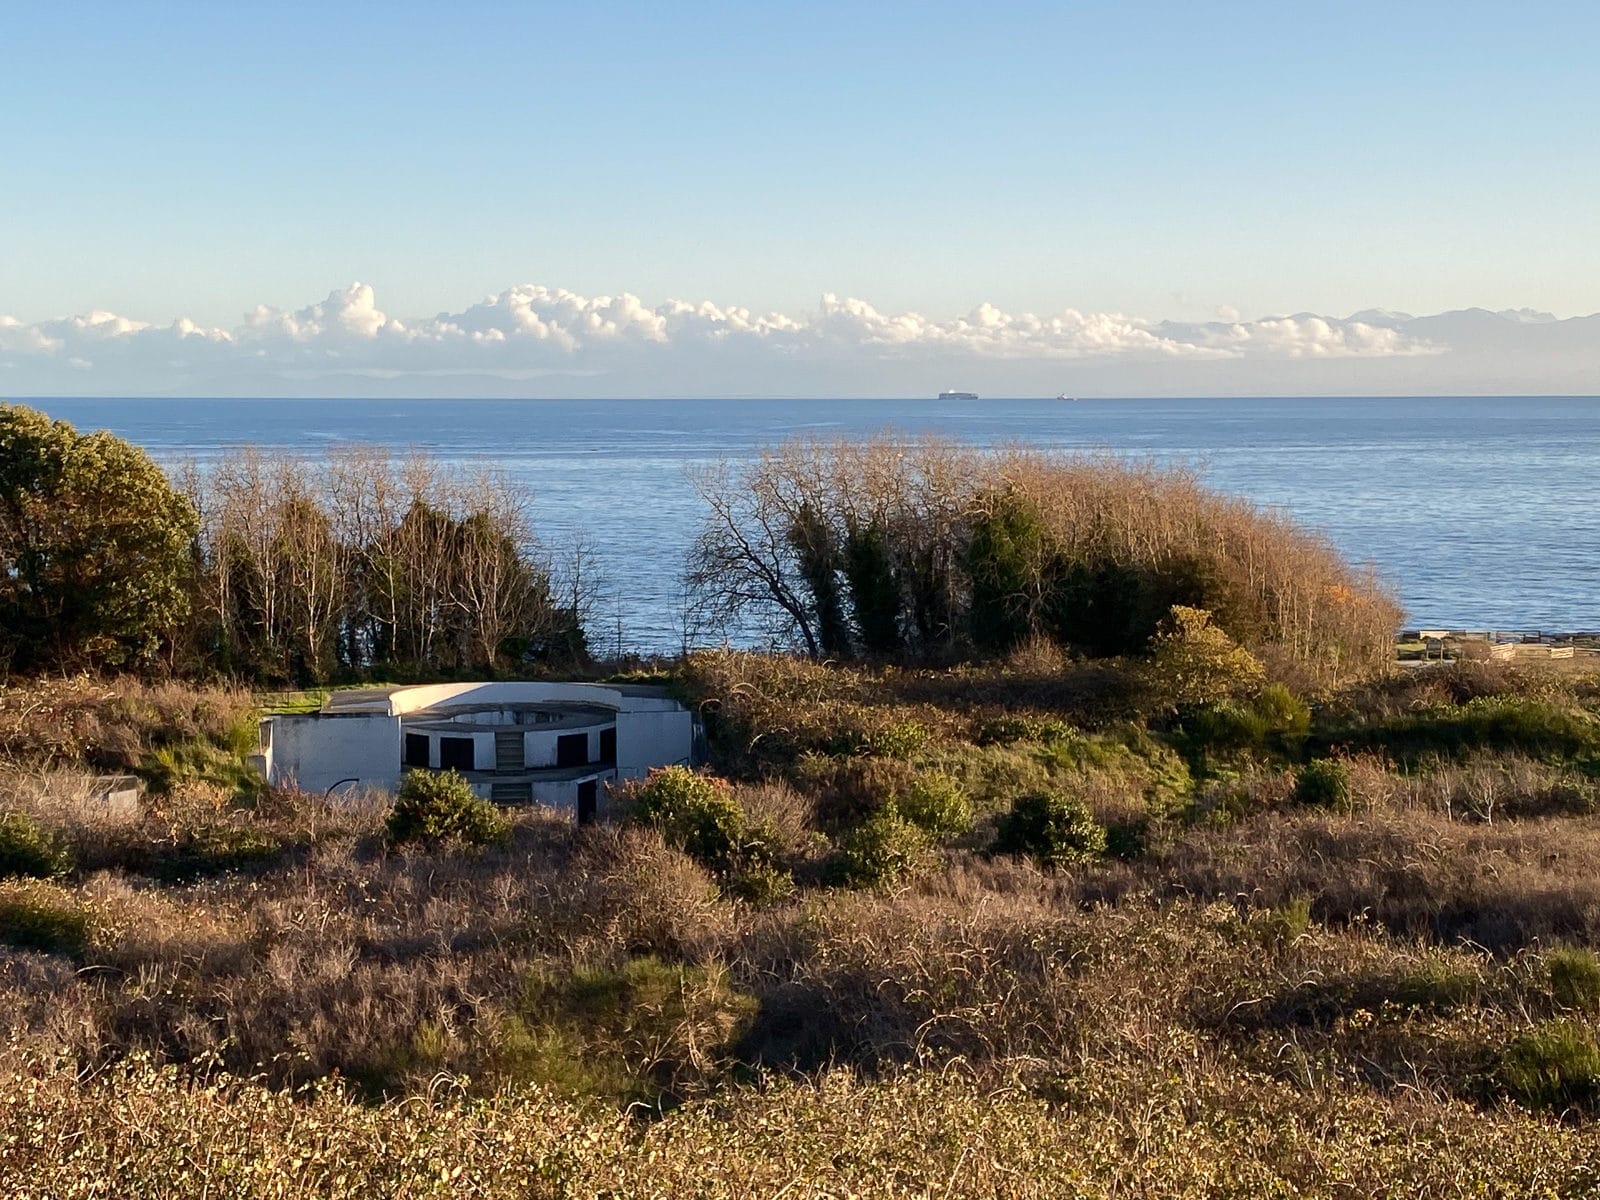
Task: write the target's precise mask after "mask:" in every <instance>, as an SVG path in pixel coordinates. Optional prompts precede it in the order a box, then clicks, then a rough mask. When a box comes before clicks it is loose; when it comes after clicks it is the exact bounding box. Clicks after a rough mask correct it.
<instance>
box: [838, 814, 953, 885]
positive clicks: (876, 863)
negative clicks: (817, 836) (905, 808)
mask: <svg viewBox="0 0 1600 1200" xmlns="http://www.w3.org/2000/svg"><path fill="white" fill-rule="evenodd" d="M927 859H928V842H927V837H926V835H924V834H923V832H922V830H920V829H918V828H917V827H916V826H915V825H913V824H912V823H911V822H910V821H907V820H906V819H905V818H903V817H902V816H900V814H899V813H898V812H896V811H895V808H894V806H893V805H890V806H888V807H887V808H884V809H882V810H881V811H879V812H877V813H875V814H873V816H871V817H870V818H868V819H867V820H865V821H863V822H862V823H861V824H860V825H857V826H856V827H855V828H854V829H852V830H850V832H848V833H847V834H845V836H844V837H843V838H842V839H841V840H840V842H839V853H838V857H837V858H836V859H835V860H834V862H833V865H832V868H831V870H830V873H829V874H830V881H831V882H833V883H835V884H839V885H842V886H844V887H887V886H888V885H890V884H893V883H895V882H897V881H899V880H901V879H904V878H906V877H907V876H910V875H914V874H916V873H917V872H918V871H919V870H921V869H922V867H923V866H924V865H925V863H926V862H927Z"/></svg>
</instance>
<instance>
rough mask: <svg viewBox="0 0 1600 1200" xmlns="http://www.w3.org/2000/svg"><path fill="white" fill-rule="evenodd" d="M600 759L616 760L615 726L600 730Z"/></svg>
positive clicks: (603, 760)
mask: <svg viewBox="0 0 1600 1200" xmlns="http://www.w3.org/2000/svg"><path fill="white" fill-rule="evenodd" d="M600 761H601V762H603V763H614V762H616V761H617V727H616V726H615V725H613V726H612V727H611V728H610V729H602V730H601V731H600Z"/></svg>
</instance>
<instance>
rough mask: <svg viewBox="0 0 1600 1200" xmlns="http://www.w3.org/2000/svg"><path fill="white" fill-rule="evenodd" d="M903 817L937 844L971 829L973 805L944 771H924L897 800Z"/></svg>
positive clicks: (897, 806)
mask: <svg viewBox="0 0 1600 1200" xmlns="http://www.w3.org/2000/svg"><path fill="white" fill-rule="evenodd" d="M895 807H896V808H897V809H898V810H899V812H900V815H901V816H902V817H904V818H905V819H906V820H908V821H910V822H911V823H912V824H913V825H915V826H916V827H917V828H918V829H920V830H922V832H923V833H925V834H927V835H928V837H929V838H931V839H932V840H933V841H935V842H947V841H949V840H950V839H951V838H956V837H960V836H961V835H962V834H963V833H966V832H967V830H969V829H971V828H972V805H971V804H969V803H968V802H967V795H966V793H965V792H964V791H962V790H961V785H960V784H959V783H957V782H956V781H955V780H954V779H952V778H951V777H950V776H948V775H946V774H944V773H943V772H942V771H922V772H919V773H918V775H917V777H916V778H915V779H913V780H912V781H911V785H910V786H909V787H907V788H906V790H905V791H904V792H903V793H901V794H900V795H899V796H898V797H896V798H895Z"/></svg>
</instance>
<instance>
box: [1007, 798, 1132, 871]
mask: <svg viewBox="0 0 1600 1200" xmlns="http://www.w3.org/2000/svg"><path fill="white" fill-rule="evenodd" d="M1105 849H1106V831H1105V829H1104V827H1103V826H1101V825H1100V824H1099V823H1098V822H1096V821H1095V819H1094V814H1093V813H1092V812H1090V811H1089V806H1088V805H1086V804H1085V803H1084V802H1083V801H1081V800H1079V799H1078V798H1077V797H1076V796H1069V795H1066V794H1065V793H1062V792H1028V793H1026V794H1024V795H1021V796H1018V797H1017V798H1016V799H1015V800H1014V801H1012V803H1011V810H1010V811H1009V812H1007V813H1004V814H1002V815H1001V817H1000V823H999V827H998V829H997V830H996V834H995V840H994V847H993V851H994V853H996V854H1011V855H1017V856H1022V855H1026V856H1027V857H1029V858H1031V859H1033V860H1034V861H1035V862H1037V863H1038V864H1039V865H1040V866H1041V867H1047V868H1054V867H1062V866H1066V865H1067V864H1068V863H1075V862H1083V861H1086V860H1088V859H1094V858H1099V857H1100V856H1101V855H1102V854H1104V853H1105Z"/></svg>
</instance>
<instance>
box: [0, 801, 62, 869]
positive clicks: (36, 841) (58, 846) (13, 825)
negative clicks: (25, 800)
mask: <svg viewBox="0 0 1600 1200" xmlns="http://www.w3.org/2000/svg"><path fill="white" fill-rule="evenodd" d="M72 867H73V860H72V851H71V850H70V849H69V848H68V847H67V846H66V845H64V844H63V843H62V841H61V839H60V838H58V837H56V836H55V835H54V834H52V833H50V832H49V831H47V830H44V829H41V828H40V827H39V823H38V822H37V821H35V820H34V819H33V818H32V817H30V816H28V815H27V814H26V813H20V812H8V813H0V879H3V878H5V877H6V876H8V875H23V876H28V877H31V878H34V879H56V878H58V877H60V876H62V875H65V874H67V872H69V871H71V870H72Z"/></svg>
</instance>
